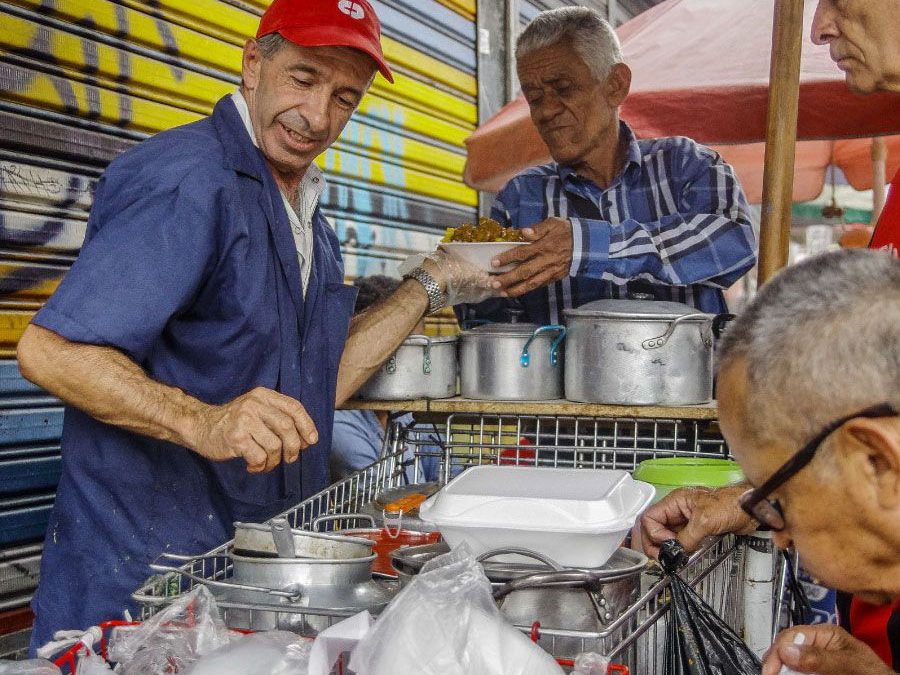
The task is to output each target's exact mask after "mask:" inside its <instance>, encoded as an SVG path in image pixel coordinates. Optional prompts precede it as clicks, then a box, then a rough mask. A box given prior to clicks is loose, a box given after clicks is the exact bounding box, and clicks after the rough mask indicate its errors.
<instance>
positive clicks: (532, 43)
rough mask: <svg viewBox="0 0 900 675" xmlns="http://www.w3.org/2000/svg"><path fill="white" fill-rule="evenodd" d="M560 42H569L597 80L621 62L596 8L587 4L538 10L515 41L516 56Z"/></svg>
mask: <svg viewBox="0 0 900 675" xmlns="http://www.w3.org/2000/svg"><path fill="white" fill-rule="evenodd" d="M561 42H564V43H567V44H570V45H571V46H572V49H574V50H575V53H576V54H578V56H580V57H581V60H582V61H584V62H585V64H586V65H587V67H588V68H589V69H590V71H591V74H592V75H593V76H594V78H596V79H597V80H598V81H601V80H604V79H606V77H607V76H608V75H609V72H610V70H612V67H613V66H614V65H616V64H617V63H622V61H623V59H622V47H621V45H620V44H619V38H618V36H617V35H616V32H615V31H614V30H613V28H612V26H610V25H609V23H608V22H607V21H606V19H604V18H603V16H602V15H601V14H600V12H598V11H596V10H594V9H589V8H587V7H560V8H559V9H551V10H548V11H546V12H541V13H540V14H538V15H537V16H536V17H535V18H534V19H533V20H532V22H531V23H529V24H528V25H527V26H526V27H525V30H523V31H522V34H521V35H519V39H518V40H517V41H516V60H518V59H521V58H522V57H523V56H526V55H528V54H530V53H531V52H533V51H536V50H538V49H543V48H545V47H552V46H554V45H557V44H559V43H561Z"/></svg>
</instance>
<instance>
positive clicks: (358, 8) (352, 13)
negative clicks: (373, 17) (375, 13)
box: [338, 0, 366, 19]
mask: <svg viewBox="0 0 900 675" xmlns="http://www.w3.org/2000/svg"><path fill="white" fill-rule="evenodd" d="M338 9H339V10H341V11H342V12H343V13H344V14H346V15H347V16H349V17H350V18H351V19H362V18H364V17H365V16H366V12H365V10H364V9H363V8H362V5H360V4H359V3H358V2H350V0H340V2H338Z"/></svg>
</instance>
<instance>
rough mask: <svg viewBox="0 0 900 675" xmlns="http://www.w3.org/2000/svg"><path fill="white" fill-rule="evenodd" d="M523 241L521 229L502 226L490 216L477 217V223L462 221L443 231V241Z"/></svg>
mask: <svg viewBox="0 0 900 675" xmlns="http://www.w3.org/2000/svg"><path fill="white" fill-rule="evenodd" d="M498 241H500V242H503V241H507V242H516V241H525V237H524V236H522V232H521V230H517V229H516V228H514V227H503V226H502V225H501V224H500V223H498V222H497V221H496V220H493V219H491V218H479V219H478V224H477V225H473V224H472V223H464V224H463V225H460V226H459V227H448V228H447V231H446V232H445V233H444V238H443V239H441V242H443V243H445V244H446V243H451V242H452V243H470V244H471V243H485V242H498Z"/></svg>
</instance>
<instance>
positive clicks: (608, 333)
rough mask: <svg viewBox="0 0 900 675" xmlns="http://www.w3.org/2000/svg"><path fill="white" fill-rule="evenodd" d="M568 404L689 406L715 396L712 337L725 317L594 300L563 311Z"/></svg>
mask: <svg viewBox="0 0 900 675" xmlns="http://www.w3.org/2000/svg"><path fill="white" fill-rule="evenodd" d="M564 315H565V317H566V322H567V326H568V329H569V334H568V338H567V340H566V342H567V344H566V368H565V385H566V398H567V399H569V400H570V401H578V402H583V403H610V404H620V405H692V404H699V403H708V402H709V401H711V400H712V394H713V335H714V333H715V332H716V331H717V330H718V326H719V324H720V323H721V322H723V321H724V320H725V318H726V317H728V316H729V315H721V316H720V317H717V316H715V315H713V314H705V313H702V312H697V311H695V310H694V309H693V308H692V307H689V306H688V305H683V304H680V303H676V302H658V301H653V300H597V301H595V302H590V303H588V304H586V305H582V306H581V307H578V308H576V309H568V310H565V312H564Z"/></svg>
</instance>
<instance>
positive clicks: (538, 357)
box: [459, 323, 566, 401]
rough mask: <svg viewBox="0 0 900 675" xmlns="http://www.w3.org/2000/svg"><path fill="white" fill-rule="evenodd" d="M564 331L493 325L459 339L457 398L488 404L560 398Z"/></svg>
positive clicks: (562, 329) (470, 330)
mask: <svg viewBox="0 0 900 675" xmlns="http://www.w3.org/2000/svg"><path fill="white" fill-rule="evenodd" d="M565 336H566V329H565V328H564V327H562V326H555V325H552V326H536V325H534V324H529V323H491V324H487V325H484V326H477V327H475V328H471V329H469V330H464V331H463V332H461V333H460V334H459V340H460V343H459V345H460V346H459V361H460V375H459V384H460V393H461V394H462V395H463V396H464V397H465V398H471V399H478V400H486V401H548V400H554V399H559V398H562V395H563V381H562V376H563V365H562V361H563V359H562V354H561V349H560V344H561V343H562V341H563V339H564V338H565Z"/></svg>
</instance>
